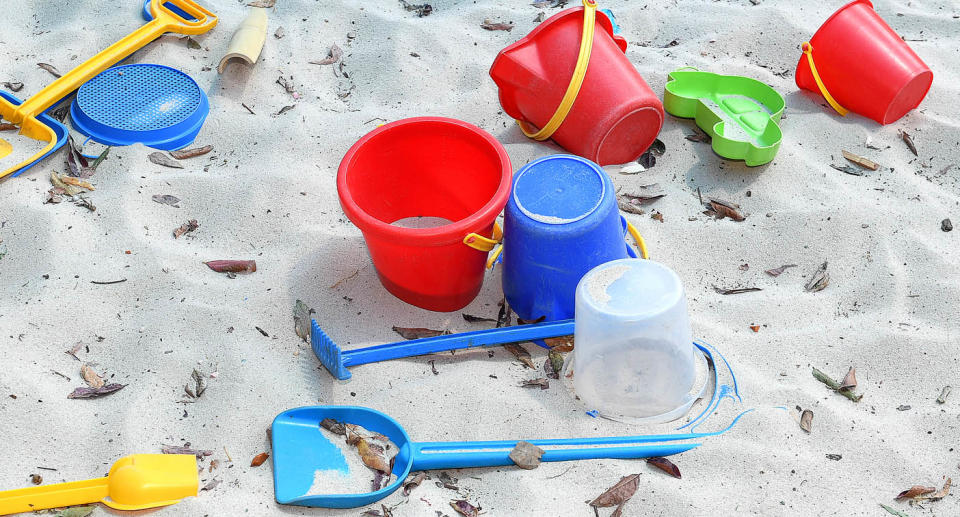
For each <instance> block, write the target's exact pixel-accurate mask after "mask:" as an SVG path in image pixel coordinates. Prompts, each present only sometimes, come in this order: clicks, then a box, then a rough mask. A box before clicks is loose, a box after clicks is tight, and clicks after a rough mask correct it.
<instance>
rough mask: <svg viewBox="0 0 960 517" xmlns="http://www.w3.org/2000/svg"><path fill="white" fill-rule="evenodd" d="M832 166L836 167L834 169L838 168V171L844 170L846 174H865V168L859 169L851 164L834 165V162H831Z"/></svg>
mask: <svg viewBox="0 0 960 517" xmlns="http://www.w3.org/2000/svg"><path fill="white" fill-rule="evenodd" d="M830 167H832V168H834V169H836V170H838V171H840V172H843V173H845V174H850V175H851V176H863V175H864V173H863V169H857V168H855V167H851V166H849V165H834V164H832V163H831V164H830Z"/></svg>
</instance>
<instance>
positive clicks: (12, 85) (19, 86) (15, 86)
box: [0, 81, 23, 93]
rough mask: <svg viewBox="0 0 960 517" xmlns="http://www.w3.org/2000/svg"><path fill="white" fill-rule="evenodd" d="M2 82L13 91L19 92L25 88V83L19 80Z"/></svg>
mask: <svg viewBox="0 0 960 517" xmlns="http://www.w3.org/2000/svg"><path fill="white" fill-rule="evenodd" d="M0 84H2V85H3V87H4V88H7V89H9V90H10V91H12V92H13V93H17V92H19V91H20V90H22V89H23V83H21V82H17V81H10V82H7V81H4V82H2V83H0Z"/></svg>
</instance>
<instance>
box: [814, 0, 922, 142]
mask: <svg viewBox="0 0 960 517" xmlns="http://www.w3.org/2000/svg"><path fill="white" fill-rule="evenodd" d="M804 50H805V52H806V51H807V50H809V55H810V57H812V59H813V62H814V66H815V67H816V71H817V73H818V74H819V76H820V80H821V82H822V83H823V87H824V89H825V90H826V94H824V91H823V90H821V88H820V86H818V85H817V81H816V79H815V77H814V74H813V73H812V71H811V68H810V63H809V58H808V55H807V54H806V53H805V54H804V55H803V56H801V57H800V62H799V63H798V64H797V74H796V80H797V86H799V87H800V88H803V89H805V90H810V91H812V92H816V93H820V94H823V95H824V97H827V99H828V100H829V98H830V96H832V97H833V99H834V100H835V101H836V103H837V104H839V105H840V106H841V108H840V109H837V111H839V112H841V113H844V111H842V110H843V109H846V110H850V111H852V112H854V113H859V114H860V115H863V116H864V117H867V118H871V119H873V120H876V121H877V122H879V123H881V124H889V123H891V122H894V121H896V120H897V119H899V118H900V117H902V116H904V115H905V114H906V113H907V112H908V111H910V110H912V109H913V108H916V107H917V106H919V105H920V102H921V101H922V100H923V98H924V97H925V96H926V95H927V91H929V90H930V85H931V83H933V72H931V71H930V68H929V67H928V66H927V65H926V63H924V62H923V60H922V59H920V56H918V55H917V54H916V53H915V52H914V51H913V49H911V48H910V47H909V46H908V45H907V44H906V42H904V41H903V39H901V38H900V36H898V35H897V33H896V32H894V31H893V29H891V28H890V26H889V25H887V23H886V22H885V21H883V18H881V17H880V16H879V15H878V14H877V12H876V11H874V10H873V4H872V3H871V2H870V1H869V0H855V1H853V2H850V3H849V4H847V5H845V6H843V7H841V8H840V9H839V10H838V11H837V12H835V13H834V14H833V16H831V17H830V18H827V21H825V22H823V25H822V26H820V29H819V30H818V31H817V33H816V34H814V35H813V38H812V39H811V40H810V45H809V47H807V46H806V45H804ZM831 104H834V103H831ZM835 107H836V106H835Z"/></svg>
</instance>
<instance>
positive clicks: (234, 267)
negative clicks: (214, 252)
mask: <svg viewBox="0 0 960 517" xmlns="http://www.w3.org/2000/svg"><path fill="white" fill-rule="evenodd" d="M204 264H206V265H207V267H209V268H210V269H212V270H214V271H216V272H217V273H253V272H255V271H256V270H257V261H256V260H211V261H209V262H204Z"/></svg>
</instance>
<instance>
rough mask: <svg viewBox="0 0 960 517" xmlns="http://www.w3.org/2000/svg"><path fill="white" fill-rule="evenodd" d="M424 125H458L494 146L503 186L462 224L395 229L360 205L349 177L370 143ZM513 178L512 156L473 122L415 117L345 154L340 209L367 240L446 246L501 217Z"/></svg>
mask: <svg viewBox="0 0 960 517" xmlns="http://www.w3.org/2000/svg"><path fill="white" fill-rule="evenodd" d="M423 123H439V124H448V125H451V126H456V127H458V128H461V129H465V130H467V131H468V132H470V133H472V134H474V135H476V136H478V137H480V138H481V139H482V140H483V141H485V142H486V143H487V144H489V145H490V147H491V148H492V149H493V150H494V151H496V153H497V156H498V158H499V161H500V183H499V185H497V190H496V192H495V193H494V194H493V196H492V197H491V198H490V200H489V201H487V203H486V204H484V205H483V206H482V207H480V209H478V210H477V211H476V212H474V213H473V214H471V215H469V216H467V217H465V218H463V219H461V220H459V221H455V222H453V223H450V224H445V225H443V226H437V227H433V228H406V227H401V226H394V225H392V224H389V223H385V222H383V221H381V220H380V219H377V218H376V217H374V216H372V215H370V214H369V213H367V212H366V211H365V210H364V209H362V208H361V207H360V206H359V205H358V204H357V202H356V200H354V198H353V195H352V194H351V193H350V189H349V188H348V186H347V174H348V173H349V170H350V167H351V165H352V164H353V162H354V160H355V158H356V156H357V155H358V154H359V153H360V152H361V150H362V148H363V147H364V145H366V144H367V143H368V142H369V141H370V140H372V139H373V138H376V137H377V136H379V135H381V134H383V133H386V132H388V131H391V130H393V129H396V128H398V127H403V126H408V125H412V124H423ZM512 179H513V165H512V164H511V162H510V156H509V155H508V154H507V151H506V149H504V147H503V145H502V144H501V143H500V142H499V141H498V140H497V139H496V138H494V137H493V135H491V134H490V133H488V132H487V131H484V130H483V129H481V128H479V127H477V126H475V125H473V124H471V123H469V122H464V121H462V120H457V119H453V118H448V117H411V118H406V119H401V120H395V121H393V122H390V123H387V124H384V125H382V126H380V127H378V128H376V129H374V130H373V131H370V132H369V133H367V134H365V135H363V136H362V137H361V138H360V139H359V140H357V141H356V142H355V143H354V144H353V145H352V146H350V149H349V150H347V152H346V154H344V156H343V159H342V160H340V166H339V167H338V169H337V194H338V196H339V197H340V206H341V208H343V211H344V213H345V214H346V215H347V218H348V219H350V222H352V223H353V224H354V225H356V226H357V228H359V229H360V231H361V232H362V233H363V234H364V238H366V236H367V235H368V234H369V235H371V236H374V237H377V238H380V239H390V240H398V241H400V240H402V241H403V242H404V243H407V244H411V245H416V246H442V245H447V244H453V243H457V242H461V241H463V239H464V237H466V236H467V235H468V234H470V233H473V232H477V231H480V230H482V229H483V228H484V227H486V226H489V225H492V224H493V222H494V221H495V220H496V218H497V216H498V215H500V212H501V211H502V210H503V207H504V206H506V204H507V198H508V197H509V195H510V189H511V185H512Z"/></svg>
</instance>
